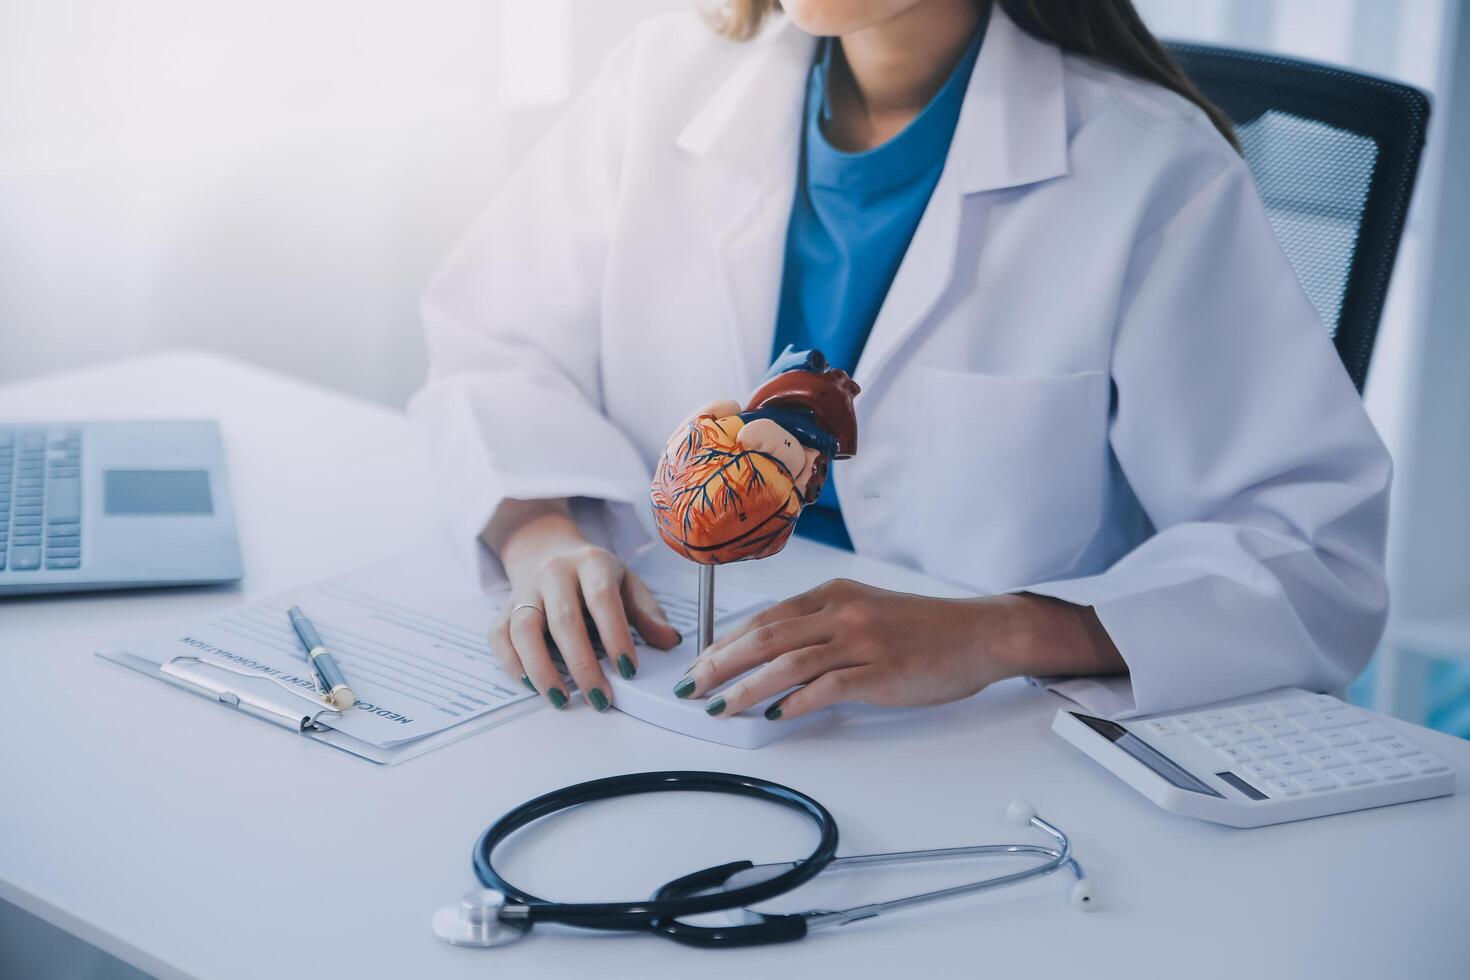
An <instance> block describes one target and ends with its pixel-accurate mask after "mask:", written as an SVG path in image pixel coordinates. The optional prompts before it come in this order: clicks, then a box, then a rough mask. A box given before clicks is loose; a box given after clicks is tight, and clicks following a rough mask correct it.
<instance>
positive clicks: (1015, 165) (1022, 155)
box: [676, 4, 1067, 194]
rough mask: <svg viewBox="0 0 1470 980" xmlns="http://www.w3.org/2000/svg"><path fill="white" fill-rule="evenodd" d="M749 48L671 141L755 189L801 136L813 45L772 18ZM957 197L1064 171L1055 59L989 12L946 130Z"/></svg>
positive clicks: (998, 13)
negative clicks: (955, 117)
mask: <svg viewBox="0 0 1470 980" xmlns="http://www.w3.org/2000/svg"><path fill="white" fill-rule="evenodd" d="M747 43H750V44H753V45H756V46H757V49H758V50H756V51H755V52H752V55H751V57H748V58H745V59H743V60H742V61H741V62H740V65H739V67H738V68H737V70H736V71H735V72H734V73H732V74H731V76H730V77H729V79H727V80H726V82H725V83H724V85H722V86H721V87H720V88H719V90H718V91H717V92H716V93H715V95H714V97H713V98H712V99H710V100H709V101H708V102H707V103H705V104H704V105H703V106H702V107H701V108H700V109H699V110H698V112H696V113H695V114H694V116H693V118H691V119H690V121H689V122H688V124H687V125H685V127H684V128H683V130H682V131H681V132H680V133H679V136H678V139H677V141H676V142H677V144H678V146H679V147H681V148H682V149H684V150H686V151H688V152H690V153H693V154H695V155H698V156H705V157H709V158H712V159H715V160H719V161H722V162H724V163H726V164H728V165H729V166H730V167H732V168H733V169H735V170H737V171H739V172H741V173H743V174H745V175H746V176H747V177H749V178H750V179H752V180H754V181H756V182H758V183H766V182H769V181H771V180H772V179H773V178H776V177H778V176H780V175H778V174H777V173H776V172H775V168H776V167H778V166H781V167H784V166H787V165H789V164H790V162H791V159H792V157H791V154H790V152H789V147H790V144H791V143H792V141H793V140H795V139H796V138H797V137H799V135H800V126H801V106H802V102H803V97H804V95H805V92H806V76H807V71H808V70H809V69H810V68H811V65H812V60H813V58H814V57H815V54H816V38H814V37H812V36H811V35H809V34H807V33H806V32H805V31H802V30H801V29H800V28H799V27H797V26H796V25H795V24H793V23H792V22H791V20H790V19H789V18H787V17H780V16H778V17H776V18H773V20H772V23H771V24H769V25H768V26H767V27H766V29H765V30H764V31H762V33H761V35H760V36H759V37H758V38H756V39H755V40H754V41H751V42H747ZM947 166H948V168H950V169H952V170H953V171H954V178H955V186H956V187H957V188H958V189H959V191H960V192H961V193H965V194H972V193H977V192H980V191H989V190H998V189H1001V188H1005V187H1019V186H1021V185H1024V184H1032V183H1036V182H1038V181H1042V180H1048V179H1050V178H1052V177H1059V176H1062V175H1063V174H1065V173H1067V108H1066V96H1065V89H1064V86H1063V68H1062V53H1061V51H1060V50H1059V49H1058V48H1057V47H1056V46H1055V45H1051V44H1048V43H1046V42H1044V41H1040V40H1037V39H1036V38H1033V37H1031V36H1030V35H1029V34H1027V33H1026V32H1024V31H1022V30H1021V29H1020V28H1019V27H1017V26H1016V24H1015V23H1014V22H1013V21H1012V20H1011V19H1010V18H1009V17H1007V16H1006V14H1005V10H1004V9H1002V8H1001V7H1000V5H999V4H996V5H995V7H994V9H993V10H992V12H991V15H990V26H989V28H988V30H987V32H986V35H985V41H984V44H983V46H982V47H981V49H980V57H979V60H978V61H977V62H976V64H975V69H974V71H973V72H972V73H971V75H970V84H969V87H968V88H967V90H966V92H965V104H964V108H963V109H962V110H961V112H960V118H959V122H958V123H957V124H956V126H955V136H954V141H953V142H952V143H951V159H950V160H949V161H948V164H947Z"/></svg>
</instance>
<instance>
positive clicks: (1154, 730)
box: [1143, 718, 1174, 735]
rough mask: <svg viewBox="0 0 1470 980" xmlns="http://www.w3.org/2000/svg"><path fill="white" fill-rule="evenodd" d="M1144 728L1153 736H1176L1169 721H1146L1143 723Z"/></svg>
mask: <svg viewBox="0 0 1470 980" xmlns="http://www.w3.org/2000/svg"><path fill="white" fill-rule="evenodd" d="M1143 727H1144V728H1147V729H1148V730H1149V732H1150V733H1151V734H1153V735H1173V734H1174V726H1173V725H1171V724H1169V723H1168V722H1167V721H1163V720H1162V719H1157V718H1156V719H1154V720H1153V721H1146V722H1144V723H1143Z"/></svg>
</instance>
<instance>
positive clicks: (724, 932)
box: [654, 813, 1085, 948]
mask: <svg viewBox="0 0 1470 980" xmlns="http://www.w3.org/2000/svg"><path fill="white" fill-rule="evenodd" d="M1027 822H1028V824H1029V825H1030V826H1032V827H1034V828H1036V829H1037V830H1040V831H1041V832H1043V833H1045V834H1046V835H1047V836H1049V837H1051V838H1052V839H1053V840H1055V841H1056V842H1057V846H1056V847H1054V848H1052V847H1044V846H1041V845H1039V844H981V845H972V846H965V847H947V848H934V849H929V850H920V851H890V852H887V853H882V854H854V855H849V856H847V857H839V858H834V859H833V860H832V861H831V862H830V863H829V864H828V866H827V869H826V870H832V871H835V870H841V869H844V868H863V867H876V866H880V865H885V864H904V863H910V862H920V861H938V860H945V859H952V858H966V857H1021V856H1035V857H1039V858H1043V859H1044V860H1042V861H1041V862H1040V863H1038V864H1036V865H1033V866H1032V867H1029V868H1023V869H1022V870H1020V871H1015V872H1012V873H1010V874H1004V875H996V876H995V877H992V878H983V879H981V880H979V881H972V882H966V883H964V884H961V885H955V886H953V887H950V888H941V889H936V890H933V891H928V892H921V893H918V894H914V895H904V896H901V897H899V898H893V899H888V900H887V901H882V902H871V903H868V904H866V905H858V906H853V907H852V908H847V909H836V910H829V909H813V910H810V911H806V912H788V913H781V914H769V913H764V912H755V911H752V910H750V909H748V908H745V907H744V906H742V911H743V912H744V913H745V916H746V921H745V922H740V923H732V924H730V925H716V926H699V925H692V924H690V923H686V922H681V921H679V920H678V918H676V917H670V918H666V919H658V920H655V922H654V930H655V931H656V932H659V933H662V934H663V935H664V936H665V937H667V938H669V939H672V940H674V941H675V942H678V943H683V944H684V945H687V946H698V947H703V948H729V947H736V946H757V945H766V944H769V943H780V942H791V941H794V940H797V939H801V938H803V937H805V936H806V935H807V934H808V933H809V932H811V931H813V930H818V929H824V928H828V927H831V926H842V925H847V924H848V923H851V922H858V921H860V920H862V919H871V918H873V917H875V916H879V915H884V914H886V913H889V912H897V911H900V910H903V909H909V908H914V907H917V906H921V905H928V904H930V903H931V902H938V901H941V900H943V899H946V898H956V897H958V896H961V895H970V894H974V893H976V892H982V891H990V890H992V889H996V888H1002V887H1004V886H1006V885H1014V884H1019V883H1021V882H1024V881H1031V880H1033V879H1036V878H1043V877H1045V876H1047V875H1050V874H1052V873H1053V872H1056V871H1059V870H1061V869H1062V868H1067V869H1069V870H1070V871H1071V872H1072V874H1073V876H1074V877H1075V878H1076V880H1077V881H1078V882H1079V885H1080V883H1081V882H1082V880H1083V878H1084V877H1085V875H1084V873H1083V871H1082V866H1081V865H1080V864H1078V863H1077V859H1076V858H1075V857H1073V856H1072V842H1071V840H1070V839H1069V838H1068V837H1067V835H1066V834H1065V833H1063V832H1062V831H1061V829H1060V828H1058V827H1057V826H1056V825H1054V824H1052V823H1050V822H1048V821H1046V820H1043V819H1042V818H1041V817H1039V816H1036V815H1035V814H1034V813H1033V814H1032V815H1031V816H1030V817H1029V819H1028V820H1027ZM787 863H788V862H779V863H775V864H765V865H754V864H751V863H750V862H748V861H741V862H736V863H734V864H727V865H721V866H719V867H714V868H706V869H704V870H703V871H696V872H694V873H693V874H689V875H685V876H684V877H683V878H678V879H676V880H674V881H671V882H669V883H668V884H666V885H664V886H663V887H662V888H660V889H659V890H658V892H656V893H655V897H657V898H659V899H663V900H670V901H672V900H679V899H687V898H689V897H692V896H693V895H694V894H695V893H696V892H699V891H703V890H706V889H714V890H718V889H720V888H722V887H723V886H724V885H726V884H728V883H729V882H730V881H731V880H738V879H739V877H740V876H741V875H749V874H751V873H752V872H756V873H759V872H763V871H766V870H769V869H771V868H780V867H785V866H786V864H787ZM737 890H739V888H738V887H737V888H732V889H730V891H728V892H725V893H724V894H727V895H728V894H733V893H734V892H735V891H737Z"/></svg>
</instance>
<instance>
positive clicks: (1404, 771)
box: [1368, 759, 1409, 779]
mask: <svg viewBox="0 0 1470 980" xmlns="http://www.w3.org/2000/svg"><path fill="white" fill-rule="evenodd" d="M1368 771H1369V772H1372V773H1374V774H1375V775H1377V776H1378V777H1379V778H1380V779H1403V778H1404V777H1405V776H1407V775H1408V774H1409V767H1408V766H1406V765H1404V764H1403V763H1402V762H1399V761H1398V760H1397V759H1384V760H1383V761H1382V762H1370V763H1368Z"/></svg>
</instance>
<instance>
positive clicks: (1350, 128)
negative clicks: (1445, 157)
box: [1166, 43, 1429, 391]
mask: <svg viewBox="0 0 1470 980" xmlns="http://www.w3.org/2000/svg"><path fill="white" fill-rule="evenodd" d="M1166 47H1168V49H1169V52H1170V54H1172V55H1173V56H1174V58H1175V60H1177V61H1178V62H1179V65H1180V67H1182V68H1183V69H1184V71H1185V74H1187V75H1189V77H1190V78H1191V79H1193V81H1194V83H1195V84H1196V85H1197V86H1199V89H1200V91H1201V92H1203V93H1204V95H1205V97H1206V98H1208V99H1209V100H1210V101H1212V102H1214V103H1215V104H1216V105H1218V106H1219V107H1220V108H1221V109H1222V110H1224V112H1225V114H1226V115H1228V116H1229V117H1230V119H1231V121H1232V122H1234V123H1235V131H1236V135H1237V137H1238V138H1239V140H1240V144H1241V148H1242V149H1243V150H1244V153H1245V159H1246V163H1247V164H1249V166H1250V168H1251V172H1252V173H1253V174H1254V175H1255V179H1256V185H1257V186H1258V187H1259V189H1260V192H1261V197H1262V199H1263V200H1264V201H1265V204H1266V210H1267V211H1268V212H1269V214H1270V216H1271V224H1272V226H1273V227H1274V228H1275V230H1276V237H1277V239H1278V240H1279V241H1280V242H1281V247H1282V249H1283V250H1284V251H1285V252H1286V257H1287V259H1288V260H1290V262H1291V265H1292V268H1293V269H1294V270H1295V271H1296V274H1297V278H1298V279H1299V280H1300V281H1301V284H1302V288H1303V289H1304V290H1305V292H1306V294H1307V296H1308V297H1309V298H1310V299H1311V301H1312V305H1313V306H1314V307H1316V309H1317V313H1318V314H1319V315H1320V316H1321V317H1322V322H1323V323H1324V324H1325V325H1326V327H1327V329H1328V331H1329V332H1330V333H1331V334H1332V340H1333V343H1334V344H1335V345H1336V347H1337V353H1338V355H1339V356H1340V357H1341V358H1342V363H1343V365H1344V366H1345V367H1346V368H1347V371H1348V374H1349V375H1350V376H1351V377H1352V379H1353V384H1355V385H1356V386H1357V388H1358V390H1359V391H1362V390H1363V384H1364V382H1366V381H1367V378H1368V362H1369V359H1370V358H1371V357H1372V355H1373V341H1374V338H1375V337H1376V336H1377V334H1378V320H1379V317H1380V315H1381V314H1382V312H1383V300H1384V297H1385V296H1386V295H1387V293H1388V282H1389V276H1390V274H1391V273H1392V271H1393V263H1394V256H1395V255H1396V254H1397V253H1398V247H1399V238H1400V236H1401V235H1402V233H1403V230H1404V219H1405V218H1406V217H1407V215H1408V211H1409V200H1410V197H1411V196H1412V194H1413V190H1414V177H1415V174H1416V173H1417V172H1418V169H1419V154H1420V151H1421V150H1422V149H1423V147H1424V131H1425V127H1426V126H1427V125H1428V122H1429V99H1428V97H1427V96H1426V95H1425V94H1424V93H1423V92H1421V91H1419V90H1418V89H1416V88H1412V87H1410V86H1408V85H1400V84H1398V83H1396V82H1390V81H1385V80H1384V79H1381V78H1375V77H1373V76H1371V75H1362V74H1358V73H1357V72H1351V71H1345V70H1343V69H1340V68H1333V67H1330V66H1328V65H1321V64H1316V63H1313V62H1308V61H1298V60H1295V59H1291V58H1281V57H1276V56H1274V55H1264V54H1257V53H1254V52H1249V51H1236V50H1232V49H1230V48H1217V47H1211V46H1208V45H1202V44H1181V43H1170V44H1168V45H1166Z"/></svg>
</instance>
